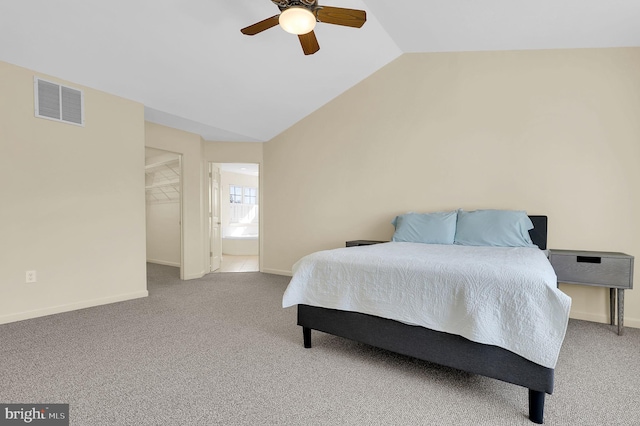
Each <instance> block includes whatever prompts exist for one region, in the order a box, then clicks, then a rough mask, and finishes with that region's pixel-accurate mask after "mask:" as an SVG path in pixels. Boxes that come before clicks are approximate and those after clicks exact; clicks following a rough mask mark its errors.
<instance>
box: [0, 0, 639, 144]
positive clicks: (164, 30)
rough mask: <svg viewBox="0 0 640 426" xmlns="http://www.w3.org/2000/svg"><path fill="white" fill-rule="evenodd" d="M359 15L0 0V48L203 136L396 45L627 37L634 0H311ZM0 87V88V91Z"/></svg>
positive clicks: (273, 116) (580, 44)
mask: <svg viewBox="0 0 640 426" xmlns="http://www.w3.org/2000/svg"><path fill="white" fill-rule="evenodd" d="M319 3H320V4H321V5H326V6H336V7H344V8H354V9H363V10H365V11H366V12H367V22H366V23H365V25H364V26H363V27H362V28H360V29H354V28H349V27H341V26H336V25H330V24H323V23H320V24H318V25H317V27H316V30H315V33H316V36H317V38H318V41H319V43H320V47H321V49H320V51H319V52H317V53H316V54H314V55H310V56H305V55H303V53H302V49H301V47H300V43H299V41H298V39H297V37H296V36H294V35H291V34H288V33H286V32H284V31H282V30H281V29H280V28H279V27H277V26H276V27H274V28H271V29H269V30H267V31H264V32H262V33H260V34H258V35H256V36H251V37H250V36H245V35H243V34H241V33H240V29H241V28H243V27H246V26H248V25H251V24H253V23H255V22H257V21H260V20H262V19H265V18H268V17H270V16H273V15H275V14H277V13H278V12H279V11H278V8H277V7H276V6H275V5H274V4H273V3H272V2H271V1H270V0H225V1H222V0H136V1H132V0H110V1H108V2H105V1H96V0H56V1H51V0H19V1H17V0H16V1H14V0H0V60H2V61H5V62H9V63H12V64H15V65H19V66H23V67H26V68H30V69H33V70H36V71H38V72H41V73H45V74H50V75H53V76H55V77H58V78H62V79H65V80H69V81H71V82H74V83H77V84H82V85H86V86H89V87H92V88H95V89H98V90H102V91H105V92H108V93H112V94H115V95H119V96H122V97H125V98H128V99H131V100H134V101H138V102H140V103H142V104H144V105H145V118H146V119H147V120H149V121H153V122H156V123H160V124H164V125H168V126H171V127H175V128H179V129H183V130H187V131H191V132H194V133H198V134H200V135H202V136H203V138H204V139H206V140H215V141H255V142H263V141H268V140H269V139H271V138H273V137H274V136H276V135H277V134H279V133H280V132H282V131H283V130H285V129H287V128H288V127H290V126H291V125H293V124H294V123H296V122H297V121H299V120H300V119H302V118H303V117H305V116H306V115H308V114H310V113H312V112H313V111H315V110H316V109H318V108H319V107H321V106H322V105H324V104H326V103H327V102H329V101H330V100H331V99H333V98H335V97H336V96H338V95H340V94H341V93H343V92H344V91H345V90H347V89H349V88H350V87H351V86H353V85H355V84H357V83H358V82H359V81H361V80H362V79H364V78H366V77H367V76H369V75H370V74H372V73H374V72H375V71H376V70H378V69H379V68H381V67H382V66H384V65H385V64H387V63H389V62H391V61H393V60H394V59H395V58H397V57H398V56H400V55H401V54H403V53H408V52H449V51H480V50H523V49H558V48H589V47H628V46H640V24H639V22H640V1H639V0H403V1H395V0H326V2H325V1H324V0H320V2H319ZM0 95H1V94H0Z"/></svg>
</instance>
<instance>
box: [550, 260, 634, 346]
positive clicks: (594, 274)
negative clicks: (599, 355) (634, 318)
mask: <svg viewBox="0 0 640 426" xmlns="http://www.w3.org/2000/svg"><path fill="white" fill-rule="evenodd" d="M633 259H634V258H633V256H630V255H628V254H625V253H612V252H603V251H581V250H550V251H549V261H550V262H551V266H553V269H554V270H555V271H556V275H557V276H558V282H562V283H568V284H581V285H592V286H598V287H608V288H609V306H610V316H611V325H614V324H615V311H616V309H615V306H616V290H618V297H617V299H618V335H622V333H623V332H624V291H625V290H631V289H632V288H633Z"/></svg>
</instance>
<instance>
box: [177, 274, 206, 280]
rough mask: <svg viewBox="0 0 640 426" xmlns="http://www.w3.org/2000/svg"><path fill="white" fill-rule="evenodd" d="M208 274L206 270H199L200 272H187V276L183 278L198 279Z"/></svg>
mask: <svg viewBox="0 0 640 426" xmlns="http://www.w3.org/2000/svg"><path fill="white" fill-rule="evenodd" d="M206 274H207V273H206V272H199V273H197V274H187V275H185V276H184V278H183V279H184V280H185V281H186V280H196V279H198V278H202V277H204V276H205V275H206Z"/></svg>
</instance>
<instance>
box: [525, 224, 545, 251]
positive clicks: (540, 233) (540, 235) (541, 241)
mask: <svg viewBox="0 0 640 426" xmlns="http://www.w3.org/2000/svg"><path fill="white" fill-rule="evenodd" d="M529 218H530V219H531V222H533V229H531V230H530V231H529V235H530V236H531V241H533V244H535V245H537V246H538V248H539V249H540V250H546V249H547V217H546V216H529Z"/></svg>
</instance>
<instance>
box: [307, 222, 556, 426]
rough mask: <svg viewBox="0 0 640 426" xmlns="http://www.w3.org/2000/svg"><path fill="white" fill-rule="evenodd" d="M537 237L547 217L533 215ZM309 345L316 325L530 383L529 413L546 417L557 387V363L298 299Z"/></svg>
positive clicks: (539, 240) (542, 243)
mask: <svg viewBox="0 0 640 426" xmlns="http://www.w3.org/2000/svg"><path fill="white" fill-rule="evenodd" d="M529 217H530V218H531V221H532V222H533V225H534V229H532V230H531V231H529V234H530V235H531V239H532V241H533V242H534V244H536V245H537V246H538V247H539V248H540V249H542V250H546V248H547V217H546V216H529ZM298 325H300V326H302V333H303V337H304V347H305V348H310V347H311V330H312V329H313V330H318V331H322V332H325V333H329V334H333V335H335V336H340V337H345V338H347V339H351V340H355V341H358V342H361V343H366V344H368V345H371V346H375V347H378V348H382V349H386V350H390V351H393V352H396V353H399V354H402V355H408V356H411V357H414V358H418V359H421V360H424V361H429V362H433V363H436V364H440V365H444V366H447V367H452V368H456V369H459V370H462V371H466V372H469V373H473V374H479V375H482V376H487V377H491V378H494V379H498V380H502V381H504V382H508V383H513V384H516V385H519V386H524V387H525V388H528V389H529V418H530V419H531V421H533V422H534V423H538V424H541V423H543V418H544V399H545V393H548V394H549V395H551V393H552V392H553V373H554V370H553V369H551V368H547V367H543V366H541V365H539V364H536V363H534V362H531V361H529V360H527V359H525V358H523V357H521V356H520V355H516V354H515V353H513V352H511V351H508V350H506V349H502V348H499V347H497V346H492V345H484V344H481V343H476V342H472V341H470V340H467V339H465V338H464V337H461V336H457V335H454V334H449V333H443V332H440V331H434V330H431V329H428V328H424V327H418V326H412V325H407V324H403V323H400V322H398V321H394V320H389V319H385V318H380V317H376V316H372V315H367V314H361V313H358V312H347V311H340V310H336V309H327V308H319V307H315V306H309V305H298Z"/></svg>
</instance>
